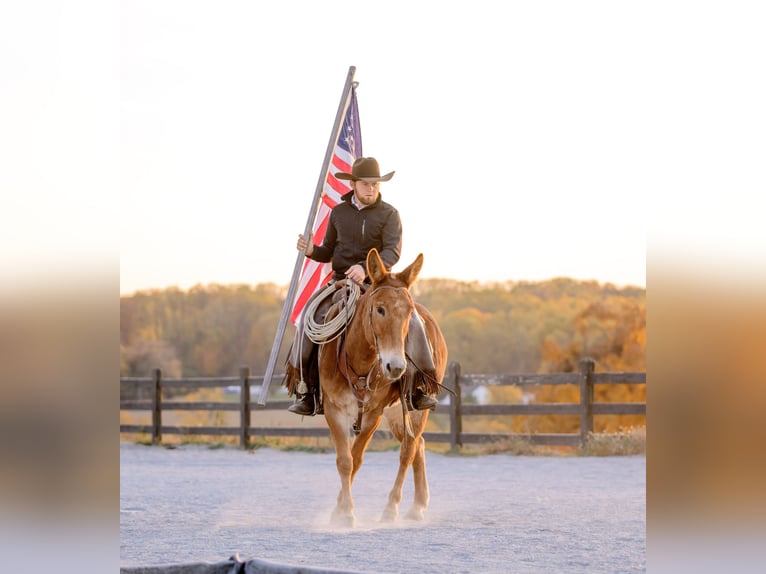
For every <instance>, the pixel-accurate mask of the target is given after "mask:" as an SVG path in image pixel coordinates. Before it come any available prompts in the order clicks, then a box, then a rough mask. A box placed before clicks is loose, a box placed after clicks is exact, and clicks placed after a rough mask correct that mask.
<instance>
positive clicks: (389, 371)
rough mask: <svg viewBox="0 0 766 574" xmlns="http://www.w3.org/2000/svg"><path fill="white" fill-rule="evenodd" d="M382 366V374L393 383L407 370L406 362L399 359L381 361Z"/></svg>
mask: <svg viewBox="0 0 766 574" xmlns="http://www.w3.org/2000/svg"><path fill="white" fill-rule="evenodd" d="M382 366H383V374H384V375H385V376H386V378H387V379H389V380H391V381H395V380H396V379H398V378H400V377H401V376H402V375H403V374H404V371H405V370H406V369H407V361H405V360H404V359H399V358H396V359H388V360H386V359H383V361H382Z"/></svg>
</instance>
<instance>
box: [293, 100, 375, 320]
mask: <svg viewBox="0 0 766 574" xmlns="http://www.w3.org/2000/svg"><path fill="white" fill-rule="evenodd" d="M362 155H363V154H362V131H361V129H360V127H359V106H358V105H357V101H356V89H354V87H353V86H352V88H351V95H350V99H349V105H348V109H347V110H346V117H345V119H344V120H343V127H342V128H341V130H340V133H339V134H338V141H337V142H335V149H334V150H333V154H332V160H331V161H330V169H329V171H328V172H327V179H326V180H325V182H324V190H323V191H322V198H321V201H320V202H319V211H318V213H317V216H316V219H315V221H314V227H313V234H314V239H313V241H314V243H316V244H317V245H321V244H322V240H323V239H324V236H325V233H326V232H327V224H328V223H329V221H330V211H331V210H332V208H333V207H335V206H336V205H338V203H340V198H341V197H342V196H343V195H344V194H345V193H347V192H349V191H351V187H350V186H349V184H348V182H347V181H345V180H340V179H337V178H336V177H335V174H336V173H338V172H339V171H342V172H345V173H351V165H352V164H353V163H354V160H355V159H357V158H359V157H362ZM331 276H332V266H331V265H330V263H319V262H318V261H314V260H313V259H309V258H306V261H305V262H304V264H303V271H302V272H301V281H300V283H299V284H298V295H297V296H296V298H295V304H294V305H293V312H292V314H291V315H290V320H291V321H292V322H293V324H295V323H297V321H298V318H299V317H300V315H301V312H302V311H303V308H304V307H305V306H306V302H307V301H308V300H309V298H310V297H311V295H313V294H314V292H315V291H317V290H318V289H321V288H322V287H323V286H324V285H325V284H326V283H327V282H328V281H329V280H330V277H331Z"/></svg>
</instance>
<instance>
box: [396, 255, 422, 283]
mask: <svg viewBox="0 0 766 574" xmlns="http://www.w3.org/2000/svg"><path fill="white" fill-rule="evenodd" d="M422 268H423V254H422V253H420V254H419V255H418V256H417V257H416V258H415V261H413V262H412V263H410V264H409V266H408V267H407V268H405V269H404V270H403V271H399V272H398V273H397V274H396V278H397V279H400V280H401V281H403V282H404V283H405V284H406V285H407V288H408V289H409V288H410V285H412V284H413V283H414V282H415V279H417V278H418V275H420V270H421V269H422Z"/></svg>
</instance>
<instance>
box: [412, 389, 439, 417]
mask: <svg viewBox="0 0 766 574" xmlns="http://www.w3.org/2000/svg"><path fill="white" fill-rule="evenodd" d="M410 401H411V403H412V407H413V408H414V409H415V410H418V411H427V410H431V409H435V408H436V405H438V404H439V401H437V400H436V399H435V398H433V397H431V396H428V395H427V394H425V393H424V392H423V389H421V388H420V387H417V388H416V389H415V390H414V391H412V398H411V399H410Z"/></svg>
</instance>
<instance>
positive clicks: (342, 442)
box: [325, 405, 355, 526]
mask: <svg viewBox="0 0 766 574" xmlns="http://www.w3.org/2000/svg"><path fill="white" fill-rule="evenodd" d="M325 419H326V420H327V426H328V427H329V428H330V435H331V436H332V440H333V443H334V444H335V465H336V467H337V468H338V476H339V477H340V491H339V492H338V500H337V502H336V504H335V509H334V510H333V511H332V516H331V518H330V520H331V522H332V523H333V524H334V525H337V526H354V522H355V519H354V500H353V499H352V498H351V479H352V472H353V459H352V457H351V448H350V444H349V440H348V431H347V430H346V427H345V420H344V417H343V415H342V413H339V412H337V410H335V409H333V408H332V407H330V405H326V406H325Z"/></svg>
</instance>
